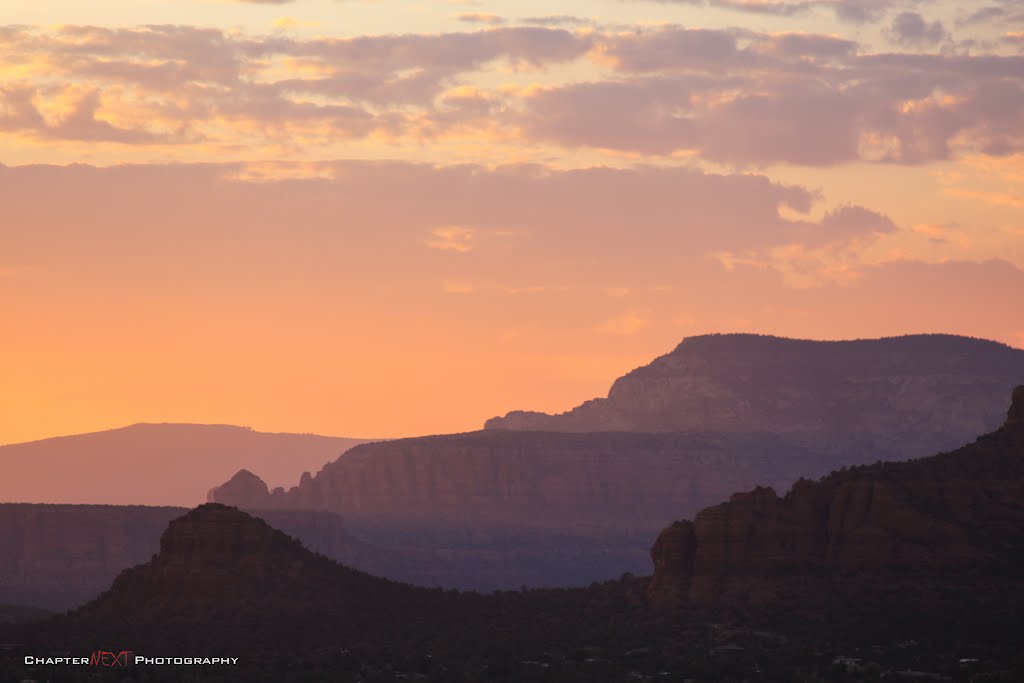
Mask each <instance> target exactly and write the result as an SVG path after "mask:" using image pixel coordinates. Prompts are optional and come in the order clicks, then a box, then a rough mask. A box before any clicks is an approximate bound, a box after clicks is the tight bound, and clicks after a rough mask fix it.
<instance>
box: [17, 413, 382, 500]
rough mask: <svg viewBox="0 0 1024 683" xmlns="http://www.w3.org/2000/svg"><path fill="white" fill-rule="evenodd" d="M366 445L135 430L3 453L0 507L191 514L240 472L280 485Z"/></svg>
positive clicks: (177, 428)
mask: <svg viewBox="0 0 1024 683" xmlns="http://www.w3.org/2000/svg"><path fill="white" fill-rule="evenodd" d="M364 442H365V440H362V439H345V438H338V437H330V436H317V435H314V434H270V433H266V432H257V431H253V430H251V429H247V428H244V427H233V426H231V425H195V424H137V425H132V426H130V427H123V428H121V429H111V430H108V431H104V432H94V433H91V434H78V435H75V436H61V437H56V438H53V439H43V440H41V441H32V442H29V443H19V444H11V445H8V446H0V472H3V476H0V502H7V503H95V504H104V505H176V506H186V507H192V506H194V505H197V504H198V503H201V502H203V500H204V497H205V495H206V491H207V489H209V488H210V482H211V481H220V480H221V479H224V478H227V477H229V476H231V475H232V474H234V473H235V472H237V471H238V470H239V468H242V467H254V468H258V469H259V471H260V472H262V473H263V474H264V476H265V477H267V480H268V481H270V482H271V483H272V484H274V485H277V484H278V483H284V482H289V481H294V480H295V478H296V477H298V476H299V475H300V474H301V473H302V472H304V471H307V470H314V471H315V470H317V469H319V468H320V467H321V466H322V465H323V464H324V463H325V462H327V461H329V460H333V459H334V458H336V457H338V456H339V455H340V454H342V453H344V452H345V451H347V450H348V449H349V448H351V447H352V446H355V445H357V444H360V443H364Z"/></svg>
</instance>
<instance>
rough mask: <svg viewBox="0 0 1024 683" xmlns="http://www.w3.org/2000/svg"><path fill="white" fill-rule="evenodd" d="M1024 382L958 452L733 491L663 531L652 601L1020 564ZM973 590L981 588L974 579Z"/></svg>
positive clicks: (973, 572)
mask: <svg viewBox="0 0 1024 683" xmlns="http://www.w3.org/2000/svg"><path fill="white" fill-rule="evenodd" d="M1022 407H1024V387H1021V388H1018V389H1017V390H1016V391H1015V392H1014V394H1013V404H1012V407H1011V409H1010V412H1009V415H1008V418H1007V420H1006V423H1005V424H1004V426H1003V427H1001V428H1000V429H999V430H997V431H996V432H993V433H991V434H988V435H986V436H983V437H981V438H980V439H978V440H976V441H975V442H974V443H972V444H970V445H967V446H964V447H962V448H960V449H958V450H956V451H952V452H949V453H945V454H942V455H937V456H932V457H929V458H922V459H919V460H912V461H907V462H900V463H882V464H877V465H872V466H866V467H858V468H853V469H851V470H846V471H843V472H839V473H836V474H833V475H831V476H829V477H826V478H825V479H823V480H822V481H820V482H810V481H806V480H804V481H801V482H799V483H798V484H796V485H795V486H794V487H793V488H792V490H790V492H789V493H788V494H787V495H786V496H785V497H782V498H780V497H779V496H777V495H776V494H775V492H774V491H773V490H771V489H769V488H757V489H755V490H753V491H751V492H749V493H742V494H736V495H734V496H733V497H732V498H731V499H730V500H729V502H728V503H724V504H721V505H717V506H714V507H710V508H707V509H705V510H702V511H701V512H700V513H699V514H698V515H697V516H696V518H695V519H694V521H693V522H692V523H690V522H681V523H677V524H674V525H672V526H670V527H669V528H667V529H665V530H664V531H663V532H662V534H661V535H660V536H659V538H658V540H657V542H656V543H655V545H654V547H653V549H652V551H651V556H652V559H653V560H654V563H655V573H654V577H653V578H652V581H651V583H650V586H649V597H650V598H651V600H652V601H654V602H655V603H656V604H659V605H662V606H678V605H685V604H690V605H722V604H725V605H728V604H756V603H768V602H772V601H775V600H778V599H779V598H780V596H781V595H783V594H787V595H789V596H790V598H792V596H793V595H803V596H807V595H810V594H814V592H815V591H817V592H818V593H819V594H822V595H824V594H826V593H828V592H829V591H830V590H833V589H835V588H836V587H837V586H846V587H850V586H856V587H860V588H857V590H860V589H861V588H863V587H865V586H870V585H872V584H875V585H885V586H897V585H904V586H913V587H914V589H915V590H919V589H922V588H929V587H930V588H935V587H949V586H957V585H959V586H964V587H966V588H969V587H970V585H971V584H972V582H977V581H978V580H979V579H981V578H984V581H983V582H982V583H986V584H988V583H992V582H996V583H998V582H999V581H1000V580H1001V579H1000V577H1004V578H1005V577H1012V576H1017V575H1019V567H1020V562H1021V561H1024V508H1022V507H1021V506H1020V501H1021V500H1022V499H1024V421H1022V420H1021V419H1020V416H1021V410H1022ZM979 585H980V584H979Z"/></svg>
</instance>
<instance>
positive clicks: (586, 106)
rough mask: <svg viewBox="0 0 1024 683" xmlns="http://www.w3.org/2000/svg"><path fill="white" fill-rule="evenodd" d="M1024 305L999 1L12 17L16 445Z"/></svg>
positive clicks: (3, 411) (5, 186)
mask: <svg viewBox="0 0 1024 683" xmlns="http://www.w3.org/2000/svg"><path fill="white" fill-rule="evenodd" d="M1022 298H1024V7H1022V6H1021V4H1020V3H1019V2H1016V1H1011V0H1005V1H1004V0H982V1H980V2H949V1H947V0H664V1H648V0H586V1H583V0H565V1H564V2H561V3H558V5H557V6H554V5H552V3H549V2H545V3H541V2H535V1H533V0H516V1H515V2H512V1H511V0H463V1H449V2H405V1H402V0H375V1H369V0H367V1H360V0H290V1H288V0H258V1H256V0H252V1H248V2H245V1H234V2H231V1H225V0H131V1H128V0H124V1H114V0H97V1H95V2H89V3H83V2H80V1H78V0H75V1H72V0H49V1H48V2H37V3H25V2H19V1H13V0H0V444H2V443H15V442H20V441H27V440H31V439H39V438H45V437H48V436H56V435H60V434H71V433H80V432H87V431H95V430H99V429H107V428H113V427H118V426H123V425H127V424H132V423H136V422H197V423H228V424H239V425H244V426H250V427H253V428H255V429H259V430H264V431H290V432H314V433H321V434H330V435H340V436H352V437H374V438H378V437H379V438H383V437H398V436H412V435H419V434H432V433H446V432H455V431H468V430H473V429H478V428H480V427H481V426H482V424H483V422H484V420H486V419H487V418H490V417H493V416H495V415H500V414H504V413H506V412H508V411H510V410H515V409H530V410H544V411H549V412H550V411H561V410H566V409H568V408H570V407H572V406H573V405H576V404H578V403H580V402H582V401H583V400H586V399H588V398H592V397H595V396H601V395H605V394H606V393H607V390H608V387H609V386H610V384H611V382H612V381H613V380H614V379H615V378H616V377H618V376H620V375H622V374H624V373H625V372H627V371H629V370H630V369H632V368H634V367H637V366H639V365H643V364H645V363H647V362H649V361H650V360H652V359H653V358H654V357H656V356H658V355H661V354H663V353H666V352H668V351H670V350H671V349H672V348H673V347H674V346H675V345H676V344H677V343H678V342H679V341H680V340H681V339H682V338H684V337H686V336H690V335H696V334H704V333H711V332H757V333H763V334H775V335H781V336H790V337H802V338H812V339H849V338H867V337H879V336H889V335H898V334H907V333H918V332H946V333H954V334H964V335H970V336H975V337H984V338H988V339H994V340H997V341H1000V342H1003V343H1006V344H1010V345H1012V346H1016V347H1019V348H1024V307H1022V306H1021V301H1022Z"/></svg>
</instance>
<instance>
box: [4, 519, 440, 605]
mask: <svg viewBox="0 0 1024 683" xmlns="http://www.w3.org/2000/svg"><path fill="white" fill-rule="evenodd" d="M185 512H187V509H185V508H176V507H146V506H141V505H122V506H118V505H49V504H26V503H0V548H3V552H2V553H0V604H4V603H10V604H14V605H20V606H31V607H38V608H46V609H50V610H66V609H70V608H73V607H77V606H79V605H81V604H83V603H85V602H87V601H88V600H90V599H92V598H94V597H95V596H96V595H97V594H99V593H100V592H101V591H103V590H105V589H106V588H108V587H109V586H110V582H111V581H113V580H114V577H116V576H117V575H118V574H119V573H120V572H121V571H122V570H124V569H127V568H128V567H131V566H133V565H136V564H139V563H141V562H145V561H147V560H148V559H149V558H151V557H152V556H153V554H154V553H156V552H157V551H158V550H159V539H160V534H161V533H162V532H163V530H164V529H165V528H166V527H167V525H168V523H169V522H170V521H171V520H173V519H175V518H177V517H180V516H181V515H182V514H184V513H185ZM258 514H259V515H260V517H261V518H262V519H264V520H266V521H267V522H268V523H270V524H271V525H272V526H273V527H274V528H276V529H279V530H281V531H282V532H284V533H286V534H288V535H290V536H292V537H294V538H296V539H299V540H300V541H301V542H302V543H303V544H304V545H305V546H306V547H307V548H310V549H311V550H313V551H315V552H318V553H321V554H323V555H325V556H327V557H330V558H333V559H335V560H339V561H342V562H345V563H346V564H348V565H351V566H354V567H358V568H360V569H363V570H366V571H371V572H373V573H374V574H377V575H381V576H387V577H391V578H397V579H402V580H416V581H420V582H423V583H425V584H427V585H435V584H437V583H440V581H438V580H436V578H437V577H438V576H443V575H444V563H443V561H442V560H441V559H439V558H437V557H436V556H435V554H434V553H431V552H429V551H425V550H424V551H419V552H417V551H414V550H406V551H387V550H382V549H380V548H375V547H373V546H371V545H369V544H367V543H364V542H362V541H360V540H358V539H357V538H355V537H354V536H353V535H352V534H351V533H349V531H348V530H347V529H346V527H345V524H344V523H343V521H342V520H341V518H340V517H338V515H336V514H334V513H331V512H325V511H316V510H266V511H261V512H259V513H258Z"/></svg>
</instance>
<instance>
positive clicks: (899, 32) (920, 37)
mask: <svg viewBox="0 0 1024 683" xmlns="http://www.w3.org/2000/svg"><path fill="white" fill-rule="evenodd" d="M891 30H892V35H893V37H894V39H895V41H896V42H897V43H899V44H900V45H905V46H909V47H925V46H930V45H936V44H938V43H941V42H942V41H944V40H946V39H947V38H948V37H949V34H947V33H946V29H945V27H943V25H942V22H941V21H932V22H929V21H926V20H925V18H924V17H922V16H921V15H920V14H918V13H917V12H900V13H899V14H897V15H896V17H895V18H894V19H893V20H892V29H891Z"/></svg>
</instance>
